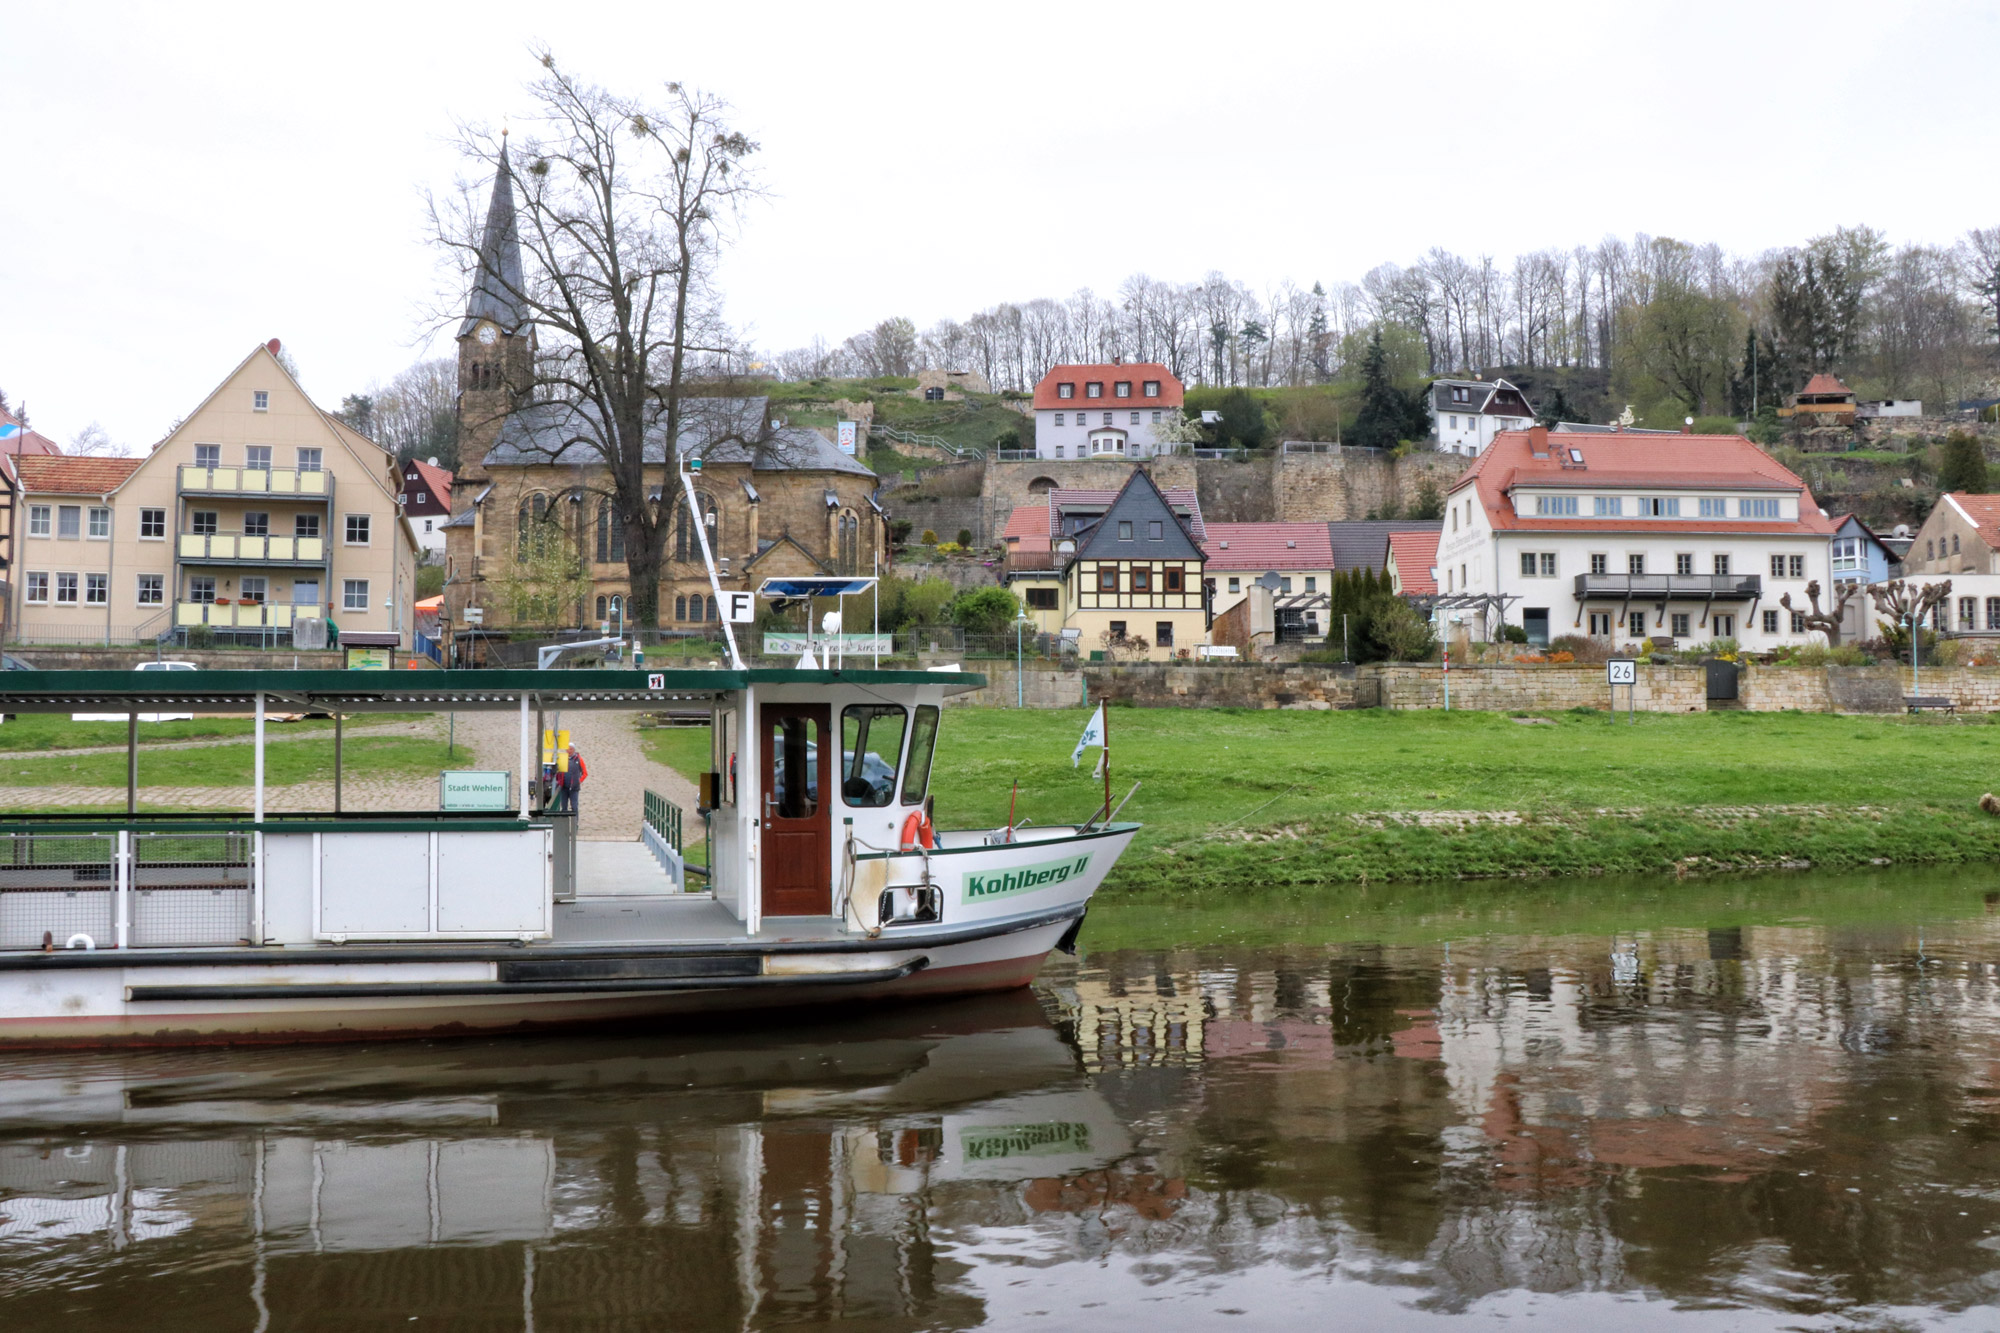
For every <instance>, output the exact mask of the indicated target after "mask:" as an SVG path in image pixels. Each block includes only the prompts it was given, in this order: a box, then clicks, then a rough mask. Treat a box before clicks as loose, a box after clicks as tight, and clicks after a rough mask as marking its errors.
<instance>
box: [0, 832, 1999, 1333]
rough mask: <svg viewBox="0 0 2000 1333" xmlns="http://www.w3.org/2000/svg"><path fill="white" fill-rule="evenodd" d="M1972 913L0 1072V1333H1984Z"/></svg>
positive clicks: (1390, 905) (1844, 890)
mask: <svg viewBox="0 0 2000 1333" xmlns="http://www.w3.org/2000/svg"><path fill="white" fill-rule="evenodd" d="M1995 890H2000V874H1996V873H1995V872H1991V871H1986V870H1981V871H1978V872H1976V873H1968V872H1949V873H1935V874H1923V875H1918V874H1896V875H1882V876H1875V877H1864V878H1832V877H1821V876H1799V877H1789V878H1769V879H1764V880H1756V881H1742V882H1735V883H1697V882H1692V881H1690V882H1688V883H1683V884H1660V883H1639V884H1616V883H1592V884H1577V885H1549V886H1533V887H1524V886H1519V885H1503V886H1483V885H1482V886H1452V887H1450V888H1449V889H1424V890H1383V889H1375V890H1368V891H1362V892H1343V893H1339V894H1331V895H1327V896H1325V897H1323V898H1322V899H1320V900H1319V901H1318V902H1316V903H1310V902H1301V901H1299V900H1295V899H1284V898H1270V897H1260V896H1259V895H1257V894H1255V893H1248V894H1245V895H1242V896H1240V897H1234V898H1230V899H1223V900H1216V901H1208V902H1202V903H1197V904H1186V903H1165V902H1151V901H1146V900H1143V899H1125V900H1122V901H1119V902H1104V903H1101V904H1100V905H1099V906H1098V907H1097V908H1096V909H1094V910H1093V913H1092V917H1091V920H1090V923H1089V925H1088V926H1087V927H1086V930H1085V933H1084V946H1085V947H1084V951H1083V953H1082V954H1081V956H1080V957H1078V958H1075V959H1065V958H1058V959H1055V960H1052V962H1051V964H1050V966H1049V967H1048V968H1047V969H1046V970H1045V972H1044V974H1043V978H1042V981H1041V982H1040V983H1039V984H1038V985H1037V987H1036V988H1035V989H1034V990H1033V991H1032V992H1020V993H1016V994H1013V995H1005V996H998V997H992V998H987V999H982V1000H974V1001H965V1002H957V1003H952V1004H949V1005H942V1006H930V1007H927V1008H924V1009H921V1010H915V1009H904V1010H893V1011H873V1012H869V1013H866V1014H862V1015H855V1014H829V1015H821V1016H818V1017H816V1018H815V1019H813V1020H812V1021H810V1022H799V1021H794V1022H792V1023H791V1024H789V1025H787V1026H782V1027H763V1028H736V1029H724V1030H716V1029H713V1028H709V1029H708V1030H706V1031H703V1030H699V1029H701V1028H702V1026H703V1025H700V1024H692V1025H688V1030H683V1031H678V1032H674V1033H671V1034H664V1035H632V1034H624V1035H616V1036H565V1037H561V1038H536V1039H518V1040H503V1041H476V1042H473V1041H467V1042H454V1043H422V1044H384V1045H379V1046H367V1047H354V1048H318V1049H300V1050H288V1051H236V1052H231V1051H201V1052H181V1053H172V1052H167V1053H130V1054H117V1055H82V1054H65V1055H31V1056H20V1055H14V1056H10V1057H8V1058H7V1059H6V1060H5V1061H4V1062H0V1328H6V1329H30V1328H35V1329H40V1328H51V1329H64V1330H77V1329H93V1328H112V1327H116V1328H119V1329H121V1330H130V1329H134V1328H144V1329H148V1330H158V1329H176V1330H178V1329H202V1330H221V1329H264V1328H268V1329H317V1328H327V1329H333V1328H341V1329H349V1328H382V1329H391V1328H394V1329H408V1328H418V1329H422V1328H429V1327H451V1328H454V1329H520V1328H534V1329H542V1330H551V1329H570V1328H631V1329H659V1328H673V1329H710V1328H715V1329H722V1328H728V1329H741V1328H771V1327H834V1326H838V1327H843V1328H852V1329H870V1330H874V1329H891V1330H893V1329H932V1328H940V1329H957V1328H977V1327H986V1326H990V1327H1000V1328H1051V1329H1066V1328H1078V1327H1091V1326H1101V1327H1104V1328H1107V1329H1108V1328H1114V1327H1115V1328H1131V1327H1135V1326H1137V1325H1135V1323H1134V1321H1135V1320H1144V1321H1145V1325H1144V1326H1145V1327H1147V1328H1149V1329H1159V1330H1180V1329H1207V1328H1222V1329H1258V1328H1287V1329H1290V1328H1294V1327H1300V1326H1302V1321H1312V1322H1313V1323H1314V1324H1315V1325H1317V1326H1330V1327H1340V1328H1357V1329H1364V1328H1365V1329H1377V1328H1380V1329H1405V1328H1408V1329H1420V1328H1432V1327H1443V1326H1447V1325H1449V1326H1459V1325H1472V1326H1484V1325H1492V1324H1497V1323H1502V1322H1519V1321H1520V1320H1521V1319H1523V1318H1529V1319H1533V1320H1535V1321H1537V1322H1538V1323H1541V1324H1544V1325H1546V1326H1548V1327H1556V1328H1595V1327H1600V1326H1603V1325H1605V1324H1607V1323H1611V1324H1615V1325H1616V1326H1618V1327H1619V1328H1620V1329H1621V1330H1644V1329H1652V1328H1680V1327H1687V1328H1692V1329H1850V1328H1878V1327H1879V1328H1909V1327H1918V1328H1933V1327H1935V1328H1952V1329H1981V1330H1991V1329H1995V1328H2000V1312H1996V1307H2000V894H1996V892H1995Z"/></svg>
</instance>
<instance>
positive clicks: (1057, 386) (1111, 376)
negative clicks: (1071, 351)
mask: <svg viewBox="0 0 2000 1333" xmlns="http://www.w3.org/2000/svg"><path fill="white" fill-rule="evenodd" d="M1182 399H1183V394H1182V390H1181V382H1180V381H1179V380H1177V379H1175V378H1174V376H1173V373H1172V372H1171V371H1169V370H1168V369H1167V368H1166V367H1165V366H1163V365H1160V364H1159V363H1158V362H1156V361H1131V362H1123V361H1114V362H1112V363H1110V364H1108V365H1096V366H1056V367H1054V368H1053V369H1051V370H1050V371H1049V373H1048V374H1046V375H1044V376H1042V378H1041V382H1040V383H1038V384H1037V385H1035V456H1036V457H1038V458H1151V457H1152V456H1153V455H1154V454H1155V453H1157V452H1158V451H1159V444H1158V437H1157V435H1156V434H1155V430H1154V428H1155V427H1157V426H1160V425H1162V424H1163V423H1164V422H1165V421H1166V419H1167V418H1166V414H1167V413H1169V412H1173V413H1176V414H1178V413H1179V412H1180V410H1181V402H1182Z"/></svg>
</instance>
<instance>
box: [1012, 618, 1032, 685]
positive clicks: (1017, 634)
mask: <svg viewBox="0 0 2000 1333" xmlns="http://www.w3.org/2000/svg"><path fill="white" fill-rule="evenodd" d="M1032 623H1033V622H1032V621H1030V620H1029V619H1028V609H1027V608H1026V607H1017V608H1016V609H1015V611H1014V707H1016V708H1026V707H1027V706H1028V686H1027V681H1026V680H1025V679H1024V678H1023V677H1022V675H1021V626H1023V625H1027V624H1032Z"/></svg>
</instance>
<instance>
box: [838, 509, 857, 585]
mask: <svg viewBox="0 0 2000 1333" xmlns="http://www.w3.org/2000/svg"><path fill="white" fill-rule="evenodd" d="M835 531H836V536H837V539H838V546H837V549H836V551H835V553H834V559H835V566H834V567H835V569H836V570H838V572H840V573H842V574H859V573H860V572H861V520H860V519H858V518H856V517H855V516H854V511H853V510H851V509H843V510H841V511H840V518H839V521H838V522H837V523H836V524H835Z"/></svg>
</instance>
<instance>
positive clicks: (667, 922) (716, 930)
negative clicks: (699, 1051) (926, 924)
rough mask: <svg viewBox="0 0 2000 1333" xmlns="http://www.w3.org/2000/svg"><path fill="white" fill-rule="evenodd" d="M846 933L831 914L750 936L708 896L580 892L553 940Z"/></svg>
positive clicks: (562, 910) (769, 922) (779, 920)
mask: <svg viewBox="0 0 2000 1333" xmlns="http://www.w3.org/2000/svg"><path fill="white" fill-rule="evenodd" d="M579 878H580V877H579ZM845 935H846V932H844V931H842V930H841V928H840V920H839V918H838V917H832V916H776V917H770V916H767V917H765V918H764V923H763V929H761V930H759V931H758V932H757V933H756V934H754V935H752V934H749V933H747V932H746V931H745V930H744V929H743V923H742V922H741V921H738V920H737V919H736V918H735V917H734V916H732V915H730V912H729V909H728V908H726V907H724V906H723V905H722V904H721V903H718V902H716V901H715V900H714V899H713V898H710V897H709V896H708V895H707V894H689V893H677V894H673V895H672V896H670V897H661V898H641V897H635V896H633V895H631V894H616V895H606V896H603V897H586V896H584V895H583V894H581V893H579V894H578V895H577V899H576V901H575V902H568V903H558V904H557V905H556V918H555V938H554V939H553V940H551V941H550V943H551V944H554V945H556V946H562V945H570V944H658V943H673V944H691V943H700V942H702V941H707V940H713V941H715V942H717V943H722V942H725V941H727V942H732V943H741V942H743V941H745V940H755V941H757V942H759V943H775V942H779V941H786V940H832V939H841V938H844V937H845ZM529 947H531V948H532V947H534V946H532V945H531V946H529ZM542 947H547V946H546V945H544V946H542Z"/></svg>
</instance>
